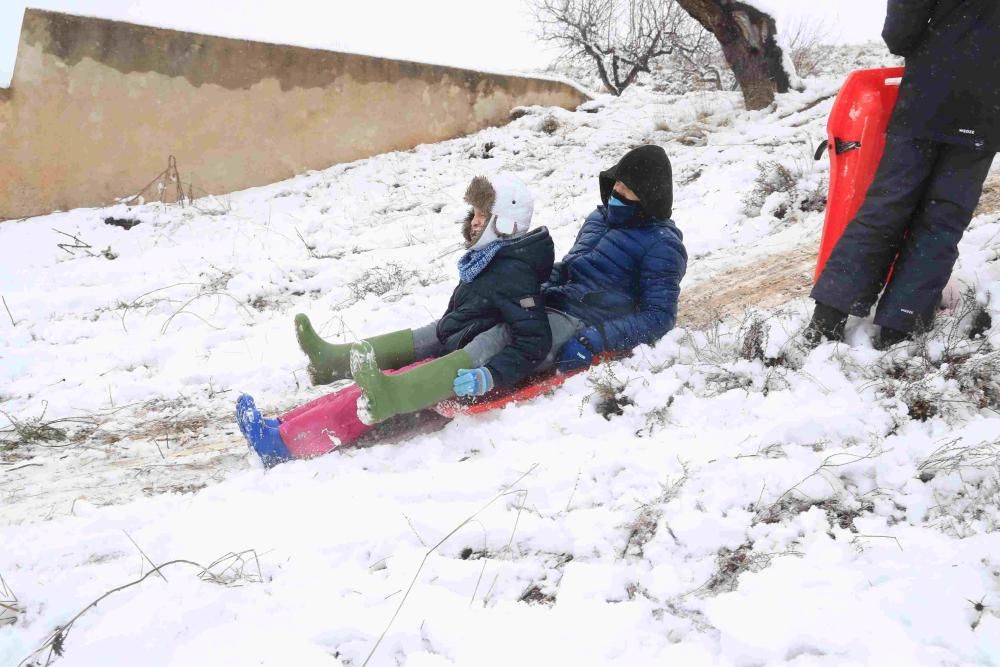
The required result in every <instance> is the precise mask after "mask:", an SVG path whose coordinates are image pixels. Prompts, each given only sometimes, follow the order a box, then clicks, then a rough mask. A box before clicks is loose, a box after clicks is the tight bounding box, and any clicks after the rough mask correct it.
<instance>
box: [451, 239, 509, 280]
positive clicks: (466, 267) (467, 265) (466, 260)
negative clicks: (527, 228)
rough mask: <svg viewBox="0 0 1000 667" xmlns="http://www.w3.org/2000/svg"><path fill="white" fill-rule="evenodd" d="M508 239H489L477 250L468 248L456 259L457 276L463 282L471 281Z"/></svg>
mask: <svg viewBox="0 0 1000 667" xmlns="http://www.w3.org/2000/svg"><path fill="white" fill-rule="evenodd" d="M508 243H509V241H504V240H502V239H498V240H496V241H490V242H489V243H487V244H486V245H484V246H483V247H482V248H479V249H478V250H470V251H468V252H467V253H465V254H464V255H462V256H461V257H459V259H458V277H459V279H460V280H461V281H462V282H463V283H471V282H472V281H473V280H475V278H476V276H478V275H479V274H480V273H481V272H482V270H483V269H485V268H486V267H487V265H488V264H489V263H490V262H491V261H493V258H494V257H496V254H497V253H498V252H500V249H501V248H503V247H504V246H505V245H507V244H508Z"/></svg>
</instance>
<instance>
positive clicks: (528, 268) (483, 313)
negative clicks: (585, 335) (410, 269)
mask: <svg viewBox="0 0 1000 667" xmlns="http://www.w3.org/2000/svg"><path fill="white" fill-rule="evenodd" d="M554 258H555V254H554V250H553V245H552V237H550V236H549V230H547V229H546V228H544V227H541V228H539V229H535V230H533V231H531V232H529V233H528V234H526V235H525V236H523V237H521V238H519V239H517V240H516V241H514V242H513V243H511V244H509V245H506V246H504V247H503V248H501V249H500V252H498V253H497V254H496V256H495V257H494V258H493V259H492V260H490V263H489V264H488V265H487V266H486V268H485V269H483V270H482V272H481V273H479V275H477V276H476V277H475V278H474V279H473V280H472V281H471V282H468V283H464V282H460V283H459V284H458V287H456V288H455V291H454V292H453V293H452V295H451V299H450V300H449V302H448V310H447V311H445V314H444V316H442V317H441V319H440V320H439V321H438V326H437V336H438V340H439V341H441V343H442V345H444V347H445V350H446V351H447V352H454V351H455V350H458V349H460V348H462V347H465V346H466V345H468V344H469V342H471V341H472V339H473V338H475V337H476V336H478V335H479V334H481V333H483V332H484V331H486V330H487V329H491V328H492V327H494V326H496V325H497V324H506V325H507V326H508V327H509V328H510V336H511V342H510V345H508V346H507V347H505V348H504V349H503V350H501V351H500V352H499V353H498V354H496V355H495V356H493V357H492V358H491V359H490V360H489V361H487V362H486V368H488V369H489V371H490V374H491V375H492V376H493V382H494V384H495V385H496V386H497V387H505V386H509V385H512V384H514V383H516V382H518V381H519V380H522V379H523V378H525V377H526V376H528V375H529V374H530V373H531V372H532V371H533V370H535V368H536V367H537V366H538V364H539V363H541V362H542V360H544V359H545V356H546V355H547V354H548V353H549V350H550V349H551V347H552V330H551V329H550V328H549V320H548V316H547V315H546V314H545V306H544V304H543V301H542V298H541V285H542V283H543V282H544V281H545V280H546V278H547V277H548V276H549V273H550V272H551V271H552V262H553V259H554Z"/></svg>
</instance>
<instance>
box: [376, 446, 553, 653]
mask: <svg viewBox="0 0 1000 667" xmlns="http://www.w3.org/2000/svg"><path fill="white" fill-rule="evenodd" d="M537 467H538V464H537V463H535V464H534V465H532V466H531V468H529V469H528V471H527V472H525V473H524V474H523V475H521V476H520V477H518V478H517V479H516V480H514V481H513V482H512V483H511V484H509V485H507V487H506V488H505V489H504V490H503V491H501V492H500V493H498V494H497V495H495V496H493V498H491V499H490V500H489V502H487V503H486V504H484V505H483V506H482V507H480V508H479V509H478V510H476V511H475V512H473V513H472V514H471V515H470V516H469V517H467V518H466V519H465V520H464V521H462V522H461V523H460V524H458V525H457V526H455V527H454V528H453V529H452V530H451V531H450V532H449V533H448V534H447V535H445V536H444V537H442V538H441V540H440V541H439V542H438V543H437V544H435V545H434V546H432V547H431V548H430V549H428V550H427V552H426V553H425V554H424V557H423V558H422V559H421V560H420V565H419V566H418V567H417V571H416V572H414V573H413V579H412V580H411V581H410V585H409V586H408V587H407V588H406V592H405V593H404V594H403V599H402V600H400V601H399V605H397V607H396V611H395V612H394V613H393V614H392V618H390V619H389V622H388V623H387V624H386V626H385V629H384V630H382V634H380V635H379V637H378V639H377V640H375V645H374V646H372V650H371V651H370V652H369V653H368V657H366V658H365V661H364V662H363V663H361V667H366V665H368V663H369V662H370V661H371V659H372V656H374V655H375V651H377V650H378V647H379V645H380V644H381V643H382V640H383V639H385V636H386V634H387V633H388V632H389V628H391V627H392V624H393V622H395V620H396V618H397V617H398V616H399V612H400V611H402V610H403V605H404V604H406V600H407V599H408V598H409V597H410V593H411V592H412V591H413V587H414V586H415V585H416V583H417V578H418V577H419V576H420V573H421V572H422V571H423V569H424V565H425V564H426V563H427V559H428V558H430V557H431V554H433V553H434V552H435V551H437V550H438V547H440V546H441V545H442V544H444V543H445V542H447V541H448V540H449V539H450V538H451V536H452V535H454V534H455V533H457V532H458V531H459V530H461V529H462V528H464V527H465V526H466V525H468V524H469V522H471V521H472V520H474V519H475V518H476V517H477V516H479V514H480V513H482V512H483V511H484V510H485V509H486V508H488V507H489V506H490V505H492V504H493V503H495V502H496V501H498V500H500V499H501V498H504V497H506V496H510V495H514V494H518V493H523V490H518V491H510V490H509V489H511V488H512V487H513V486H514V485H516V484H519V483H520V482H521V480H522V479H524V478H525V477H527V476H528V475H530V474H531V473H532V472H534V470H535V468H537Z"/></svg>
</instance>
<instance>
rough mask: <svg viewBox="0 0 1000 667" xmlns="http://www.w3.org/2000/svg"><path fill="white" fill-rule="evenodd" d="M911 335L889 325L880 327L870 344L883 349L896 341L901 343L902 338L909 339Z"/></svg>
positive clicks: (877, 348)
mask: <svg viewBox="0 0 1000 667" xmlns="http://www.w3.org/2000/svg"><path fill="white" fill-rule="evenodd" d="M910 338H911V336H910V334H909V333H908V332H906V331H900V330H899V329H891V328H889V327H882V328H881V329H880V330H879V332H878V335H876V336H875V340H874V341H873V342H872V346H873V347H874V348H875V349H876V350H880V351H885V350H888V349H889V348H890V347H892V346H893V345H895V344H896V343H901V342H903V341H904V340H910Z"/></svg>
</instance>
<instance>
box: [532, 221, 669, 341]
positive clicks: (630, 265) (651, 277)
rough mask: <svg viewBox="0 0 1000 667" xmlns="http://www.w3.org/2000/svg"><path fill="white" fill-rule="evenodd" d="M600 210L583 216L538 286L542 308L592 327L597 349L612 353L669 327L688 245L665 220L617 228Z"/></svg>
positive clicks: (663, 331)
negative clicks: (599, 339)
mask: <svg viewBox="0 0 1000 667" xmlns="http://www.w3.org/2000/svg"><path fill="white" fill-rule="evenodd" d="M606 213H607V207H606V206H598V207H597V209H596V210H594V212H593V213H591V214H590V215H589V216H587V220H586V221H585V222H584V223H583V227H581V229H580V233H579V234H578V235H577V237H576V243H574V244H573V248H572V249H571V250H570V251H569V253H568V254H567V255H566V257H565V258H564V259H563V261H562V262H559V263H557V264H556V265H554V266H553V268H552V276H551V277H550V279H549V282H548V283H546V284H545V285H544V286H543V288H542V291H543V294H544V296H545V305H546V306H547V307H549V308H554V309H556V310H561V311H562V312H564V313H568V314H570V315H573V316H574V317H577V318H579V319H581V320H583V321H584V322H585V323H586V324H587V326H592V327H596V328H597V329H598V331H600V332H601V335H602V336H603V338H604V349H603V351H609V352H611V351H614V352H618V351H626V350H630V349H632V348H633V347H635V346H636V345H639V344H641V343H652V342H654V341H656V340H658V339H659V338H660V337H661V336H663V334H665V333H666V332H667V331H669V330H670V329H672V328H673V326H674V322H675V321H676V319H677V299H678V297H679V296H680V291H681V288H680V283H681V278H683V277H684V272H685V271H686V270H687V251H686V250H685V249H684V243H683V236H682V235H681V232H680V230H679V229H677V227H676V226H675V225H674V223H673V221H672V220H670V219H665V220H659V219H655V218H645V219H642V220H640V221H638V222H637V223H633V224H631V225H628V226H618V227H616V226H611V225H609V224H608V221H607V216H606ZM597 351H598V352H600V351H602V350H597Z"/></svg>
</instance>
